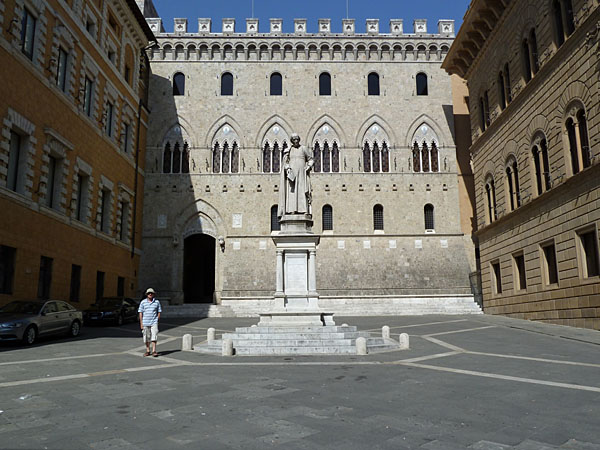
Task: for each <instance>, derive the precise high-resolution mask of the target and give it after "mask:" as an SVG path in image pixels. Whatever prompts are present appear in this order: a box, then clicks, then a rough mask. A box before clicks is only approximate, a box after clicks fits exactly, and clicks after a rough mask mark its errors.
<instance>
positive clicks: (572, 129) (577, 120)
mask: <svg viewBox="0 0 600 450" xmlns="http://www.w3.org/2000/svg"><path fill="white" fill-rule="evenodd" d="M568 110H569V115H568V117H567V119H566V121H565V131H566V134H567V137H568V140H569V154H570V156H571V171H572V174H573V175H575V174H576V173H579V172H580V171H582V170H583V169H585V168H587V167H589V166H590V165H591V164H592V152H591V148H590V142H589V137H588V129H587V119H586V115H585V109H584V108H583V105H582V104H580V103H579V102H577V103H575V104H574V105H571V106H570V107H569V108H568Z"/></svg>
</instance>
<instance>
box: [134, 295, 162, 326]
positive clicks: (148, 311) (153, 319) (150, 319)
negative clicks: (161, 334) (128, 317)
mask: <svg viewBox="0 0 600 450" xmlns="http://www.w3.org/2000/svg"><path fill="white" fill-rule="evenodd" d="M161 312H162V308H161V307H160V302H159V301H158V300H157V299H154V300H152V301H149V300H148V299H147V298H146V299H144V300H142V301H141V302H140V307H139V308H138V313H142V325H143V326H145V327H149V326H152V325H154V324H155V323H158V313H161Z"/></svg>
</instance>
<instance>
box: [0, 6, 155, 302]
mask: <svg viewBox="0 0 600 450" xmlns="http://www.w3.org/2000/svg"><path fill="white" fill-rule="evenodd" d="M153 38H154V37H153V34H152V32H151V31H150V28H149V26H148V25H147V23H146V21H145V19H144V18H143V16H142V14H141V13H140V11H139V9H138V8H137V5H136V3H135V2H134V1H133V0H131V1H128V0H127V1H126V0H107V1H103V2H97V1H91V0H66V1H63V0H50V1H41V0H10V1H2V2H1V3H0V60H1V61H2V68H1V69H0V71H1V74H2V83H0V117H1V118H2V121H1V123H0V127H1V131H0V210H1V211H2V220H1V222H0V305H2V304H5V303H7V302H9V301H12V300H19V299H35V298H40V299H48V298H53V299H61V300H68V301H71V302H73V303H74V304H75V305H77V306H78V307H85V306H87V305H89V304H91V303H93V302H94V301H95V300H97V298H98V297H102V296H115V295H121V296H125V295H128V296H133V295H135V294H136V292H137V269H138V264H139V255H140V234H141V226H140V225H141V224H140V222H141V219H140V218H141V213H142V207H141V188H142V187H143V167H144V163H145V158H144V156H143V152H144V150H145V134H146V133H145V132H146V126H147V120H148V115H147V109H145V108H144V107H143V106H142V107H140V105H143V104H144V102H145V98H146V95H147V86H148V82H147V81H148V80H147V76H148V65H147V59H146V58H141V57H140V55H141V54H142V51H143V49H144V48H145V47H146V46H147V45H148V42H149V41H151V40H152V39H153ZM136 143H139V145H140V147H139V148H141V149H142V151H141V154H140V152H138V151H137V149H136ZM136 156H138V158H137V159H136ZM136 179H137V182H136Z"/></svg>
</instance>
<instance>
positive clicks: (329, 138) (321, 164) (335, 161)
mask: <svg viewBox="0 0 600 450" xmlns="http://www.w3.org/2000/svg"><path fill="white" fill-rule="evenodd" d="M338 142H339V137H338V134H337V133H336V131H335V130H334V129H333V128H332V127H331V126H329V125H328V124H325V125H323V126H322V127H321V128H319V130H318V131H317V133H316V134H315V137H314V140H313V159H314V165H313V172H315V173H319V172H336V173H337V172H339V171H340V150H339V144H338Z"/></svg>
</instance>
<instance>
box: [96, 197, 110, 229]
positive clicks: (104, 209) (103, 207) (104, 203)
mask: <svg viewBox="0 0 600 450" xmlns="http://www.w3.org/2000/svg"><path fill="white" fill-rule="evenodd" d="M109 208H110V191H108V190H103V191H102V193H101V194H100V213H99V217H98V223H100V231H102V232H103V233H109V231H110V221H109V217H108V211H109Z"/></svg>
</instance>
